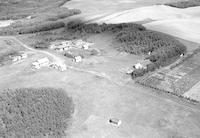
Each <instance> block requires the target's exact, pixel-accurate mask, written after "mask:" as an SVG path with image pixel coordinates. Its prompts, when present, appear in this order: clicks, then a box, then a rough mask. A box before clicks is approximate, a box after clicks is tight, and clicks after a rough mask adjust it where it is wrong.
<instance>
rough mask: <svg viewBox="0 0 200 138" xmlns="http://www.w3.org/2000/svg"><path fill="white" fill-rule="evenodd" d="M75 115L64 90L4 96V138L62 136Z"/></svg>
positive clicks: (0, 129)
mask: <svg viewBox="0 0 200 138" xmlns="http://www.w3.org/2000/svg"><path fill="white" fill-rule="evenodd" d="M72 113H73V104H72V99H71V98H69V97H68V96H67V95H66V92H65V91H64V90H62V89H54V88H39V89H32V88H23V89H16V90H10V89H9V90H5V91H4V92H3V93H1V95H0V137H15V138H21V137H26V138H27V137H44V136H50V137H51V136H53V137H61V136H63V135H64V131H65V130H66V129H67V127H68V123H69V119H70V117H71V114H72Z"/></svg>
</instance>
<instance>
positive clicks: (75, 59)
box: [74, 56, 82, 62]
mask: <svg viewBox="0 0 200 138" xmlns="http://www.w3.org/2000/svg"><path fill="white" fill-rule="evenodd" d="M74 61H75V62H81V61H82V57H81V56H76V57H74Z"/></svg>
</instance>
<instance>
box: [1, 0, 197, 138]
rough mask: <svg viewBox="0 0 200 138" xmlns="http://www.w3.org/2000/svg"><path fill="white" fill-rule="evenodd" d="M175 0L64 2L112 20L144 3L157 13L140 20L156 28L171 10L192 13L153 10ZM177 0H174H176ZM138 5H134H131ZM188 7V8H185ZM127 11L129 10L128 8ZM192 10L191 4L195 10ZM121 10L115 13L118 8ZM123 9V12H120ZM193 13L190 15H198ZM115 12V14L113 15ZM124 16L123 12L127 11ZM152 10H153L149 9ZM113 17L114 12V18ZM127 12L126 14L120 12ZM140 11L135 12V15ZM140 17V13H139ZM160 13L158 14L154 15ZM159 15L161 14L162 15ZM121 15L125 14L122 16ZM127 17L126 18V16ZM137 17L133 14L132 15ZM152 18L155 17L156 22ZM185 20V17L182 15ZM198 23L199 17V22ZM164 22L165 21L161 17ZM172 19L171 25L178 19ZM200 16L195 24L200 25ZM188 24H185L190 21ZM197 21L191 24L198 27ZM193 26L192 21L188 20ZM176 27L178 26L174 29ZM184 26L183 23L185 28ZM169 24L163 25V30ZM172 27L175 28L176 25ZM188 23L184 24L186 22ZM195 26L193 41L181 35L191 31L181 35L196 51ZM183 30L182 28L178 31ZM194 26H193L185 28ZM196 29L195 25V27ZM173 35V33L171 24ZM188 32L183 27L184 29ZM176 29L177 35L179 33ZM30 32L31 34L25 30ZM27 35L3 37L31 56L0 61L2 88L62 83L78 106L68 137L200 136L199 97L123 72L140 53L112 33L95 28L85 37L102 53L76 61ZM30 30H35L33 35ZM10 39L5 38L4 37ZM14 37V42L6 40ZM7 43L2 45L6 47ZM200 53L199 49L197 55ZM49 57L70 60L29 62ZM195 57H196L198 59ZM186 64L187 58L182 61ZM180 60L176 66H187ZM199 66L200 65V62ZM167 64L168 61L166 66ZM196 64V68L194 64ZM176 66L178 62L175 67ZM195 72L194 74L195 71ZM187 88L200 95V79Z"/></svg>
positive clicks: (90, 15)
mask: <svg viewBox="0 0 200 138" xmlns="http://www.w3.org/2000/svg"><path fill="white" fill-rule="evenodd" d="M171 1H172V0H167V1H166V0H149V1H144V0H135V1H133V0H132V1H131V0H117V1H115V0H108V1H104V0H103V1H97V0H86V1H83V0H74V1H71V2H68V3H66V5H65V6H66V7H69V8H76V9H80V10H82V12H83V14H81V15H77V16H74V17H72V19H73V18H82V19H85V20H86V21H92V22H97V21H99V22H104V21H105V19H106V21H108V22H110V23H111V22H114V23H115V22H116V21H121V19H123V21H126V20H127V19H128V18H127V15H129V14H127V13H126V12H127V11H126V10H128V11H131V12H132V11H134V12H136V13H138V11H140V10H141V9H136V10H135V8H141V7H143V6H150V7H144V9H148V10H147V11H145V12H146V13H148V12H149V9H150V11H152V9H153V11H152V13H153V15H151V16H152V17H153V18H149V17H146V16H145V17H144V18H139V19H138V20H137V21H145V24H146V22H148V23H147V24H146V26H147V27H149V28H150V29H154V27H152V26H153V24H154V23H155V24H157V22H164V24H166V23H169V22H167V21H168V20H164V19H162V18H165V17H166V16H168V17H169V18H168V19H169V20H170V23H171V22H172V18H173V19H174V18H175V19H174V22H175V23H174V24H176V23H180V21H181V20H182V19H180V20H178V21H177V22H176V20H177V18H182V17H183V15H185V16H188V12H186V11H185V10H184V11H181V12H180V11H179V10H178V11H179V12H180V13H179V14H178V15H174V13H170V10H169V9H170V8H169V7H167V8H166V7H164V8H166V12H165V17H163V16H162V14H161V15H159V16H155V13H157V11H160V10H161V11H162V10H163V6H160V5H159V6H158V5H157V6H155V7H157V8H152V7H153V6H151V5H154V4H161V3H166V2H171ZM173 2H174V0H173ZM133 8H134V9H133ZM187 10H190V9H187ZM124 11H125V12H124ZM191 11H193V10H191ZM116 12H117V13H116ZM118 12H119V13H118ZM197 13H198V10H196V14H194V13H193V12H192V13H191V15H190V16H191V17H188V18H190V19H191V18H193V17H194V15H196V16H198V15H197ZM115 15H117V16H115ZM125 15H126V17H123V16H125ZM149 16H150V15H149ZM110 17H112V18H110ZM121 17H123V18H121ZM135 17H136V16H135ZM137 17H139V16H137ZM155 17H156V18H155ZM158 17H159V18H158ZM120 18H121V19H120ZM124 18H126V20H124ZM133 18H134V17H133ZM153 20H157V21H155V22H153ZM183 20H185V19H183ZM184 23H186V24H187V25H188V20H187V21H186V22H184ZM195 23H196V22H195ZM158 24H161V23H158ZM174 24H172V26H173V25H174ZM198 24H199V22H197V24H196V26H198ZM187 25H186V27H187ZM196 26H193V28H192V29H193V30H195V27H196ZM167 27H168V26H167ZM188 27H190V26H188ZM177 28H178V27H177V26H175V29H177ZM182 28H183V27H180V29H182ZM161 29H162V30H164V31H163V32H165V31H166V28H162V27H161V28H160V30H157V29H155V30H157V31H161ZM173 29H174V28H172V30H173ZM183 29H184V28H183ZM196 31H198V29H196V30H195V32H194V34H195V35H193V36H191V39H192V40H191V41H193V42H191V41H188V40H183V39H185V38H186V37H187V35H190V34H187V35H184V36H182V35H180V33H179V32H177V33H179V34H177V35H178V36H180V37H181V38H177V39H178V40H180V41H181V42H182V43H184V44H185V45H186V46H187V49H188V52H193V51H194V50H195V49H197V48H198V47H199V44H198V43H197V42H199V39H198V37H199V35H198V34H197V33H196ZM180 32H181V31H180ZM187 32H190V31H187ZM191 32H192V31H191ZM166 33H169V34H171V35H174V34H173V33H172V31H171V30H169V32H166ZM183 33H184V32H181V34H183ZM177 35H174V36H177ZM27 36H28V35H27ZM27 36H26V35H20V36H4V37H0V48H1V49H3V48H5V50H7V48H10V47H11V48H12V49H15V50H16V51H18V52H22V51H23V52H25V53H27V54H28V58H27V59H24V60H22V61H19V62H14V63H13V62H11V61H10V62H9V64H5V65H3V66H0V78H1V79H0V90H3V89H5V88H11V89H15V88H24V87H25V88H40V87H54V88H63V89H64V90H66V91H67V94H68V95H69V96H71V97H72V98H73V102H74V104H75V112H74V114H73V117H72V124H71V126H70V127H69V128H68V130H66V134H67V135H66V137H70V138H111V137H113V138H199V137H200V117H199V115H200V107H199V104H198V103H190V102H188V101H186V100H184V99H179V98H178V97H173V96H171V95H168V94H165V93H160V92H158V91H156V90H153V89H150V88H147V87H143V86H141V85H139V84H137V83H135V81H133V80H132V78H131V77H130V76H129V75H127V74H126V73H125V70H126V68H127V67H132V66H133V65H134V64H136V63H138V61H139V60H141V59H143V56H141V55H131V54H128V53H125V52H119V51H117V50H116V49H115V46H116V45H117V44H116V43H114V42H113V38H112V36H110V35H109V34H95V35H92V36H89V37H87V38H85V39H86V41H89V42H93V43H94V45H92V46H91V47H92V48H94V49H97V50H98V51H100V54H98V55H94V56H90V57H88V58H84V59H83V61H82V62H80V63H76V62H73V61H72V60H71V59H70V58H67V57H65V56H63V54H61V53H58V52H55V51H54V50H50V49H46V50H38V49H34V48H32V47H31V46H30V44H31V41H30V40H31V39H27ZM30 36H32V35H30ZM6 42H7V43H6ZM8 42H12V43H8ZM2 46H3V47H2ZM196 56H197V57H199V55H198V54H197V55H196ZM44 57H47V58H49V59H50V61H52V62H59V63H62V64H66V65H67V70H66V71H63V72H61V71H59V70H55V69H52V68H49V67H43V68H41V69H38V70H36V69H34V68H33V67H32V66H31V64H32V62H34V61H35V60H37V59H41V58H44ZM196 59H197V58H194V60H195V61H196ZM184 64H187V63H185V62H184ZM184 64H183V65H182V64H181V66H178V68H180V67H182V66H184ZM198 67H199V65H198ZM166 68H168V67H166ZM195 69H196V68H195ZM176 70H177V68H175V71H176ZM197 73H198V74H199V72H197ZM194 75H195V74H193V76H194ZM197 77H198V78H197V79H196V80H195V83H194V84H193V85H192V86H194V87H192V86H191V87H190V90H189V89H187V92H186V91H185V92H184V95H185V96H190V97H195V98H196V99H199V94H198V88H199V79H200V77H199V76H197ZM110 118H118V119H120V120H121V121H122V124H121V125H120V126H119V127H116V126H113V125H111V124H110V123H109V119H110Z"/></svg>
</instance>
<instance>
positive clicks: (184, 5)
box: [165, 0, 200, 8]
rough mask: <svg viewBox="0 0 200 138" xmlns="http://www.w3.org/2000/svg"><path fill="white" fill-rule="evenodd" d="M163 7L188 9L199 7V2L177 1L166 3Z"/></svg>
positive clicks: (191, 0)
mask: <svg viewBox="0 0 200 138" xmlns="http://www.w3.org/2000/svg"><path fill="white" fill-rule="evenodd" d="M165 5H168V6H171V7H176V8H189V7H196V6H200V0H188V1H179V2H172V3H167V4H165Z"/></svg>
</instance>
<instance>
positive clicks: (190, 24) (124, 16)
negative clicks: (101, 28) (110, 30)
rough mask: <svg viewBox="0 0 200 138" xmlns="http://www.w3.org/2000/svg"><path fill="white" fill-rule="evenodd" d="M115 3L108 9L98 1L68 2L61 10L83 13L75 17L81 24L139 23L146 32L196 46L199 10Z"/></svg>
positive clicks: (149, 2) (151, 2)
mask: <svg viewBox="0 0 200 138" xmlns="http://www.w3.org/2000/svg"><path fill="white" fill-rule="evenodd" d="M109 2H111V1H109ZM118 2H119V1H117V2H114V4H111V5H109V6H108V5H106V4H105V2H102V1H101V2H96V1H92V2H91V1H90V0H88V1H86V2H85V1H84V2H83V1H78V2H76V1H71V2H69V3H66V5H65V6H66V7H67V6H69V7H71V8H79V9H82V11H83V12H82V14H81V15H80V16H78V17H79V18H80V17H83V20H86V21H90V22H97V23H125V22H139V23H143V24H144V26H146V27H147V28H148V29H151V30H155V31H159V32H163V33H167V34H170V35H173V36H176V37H180V38H182V39H186V40H188V41H193V42H197V43H200V40H199V37H200V36H199V31H200V30H199V29H200V28H199V26H200V22H199V20H200V19H199V12H200V10H199V9H200V8H199V7H191V8H186V9H179V8H174V7H170V6H166V5H156V4H162V3H168V2H170V1H158V0H157V1H154V0H151V1H148V2H146V1H145V2H144V1H142V0H139V1H135V3H134V2H132V3H131V2H130V3H123V4H121V3H120V2H121V1H120V2H119V3H120V4H119V3H118ZM122 2H123V1H122ZM173 2H175V1H173ZM141 5H142V6H141ZM83 7H84V8H83ZM85 7H88V8H85ZM90 7H95V9H96V10H95V9H92V8H91V9H90ZM98 11H100V12H98Z"/></svg>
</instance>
